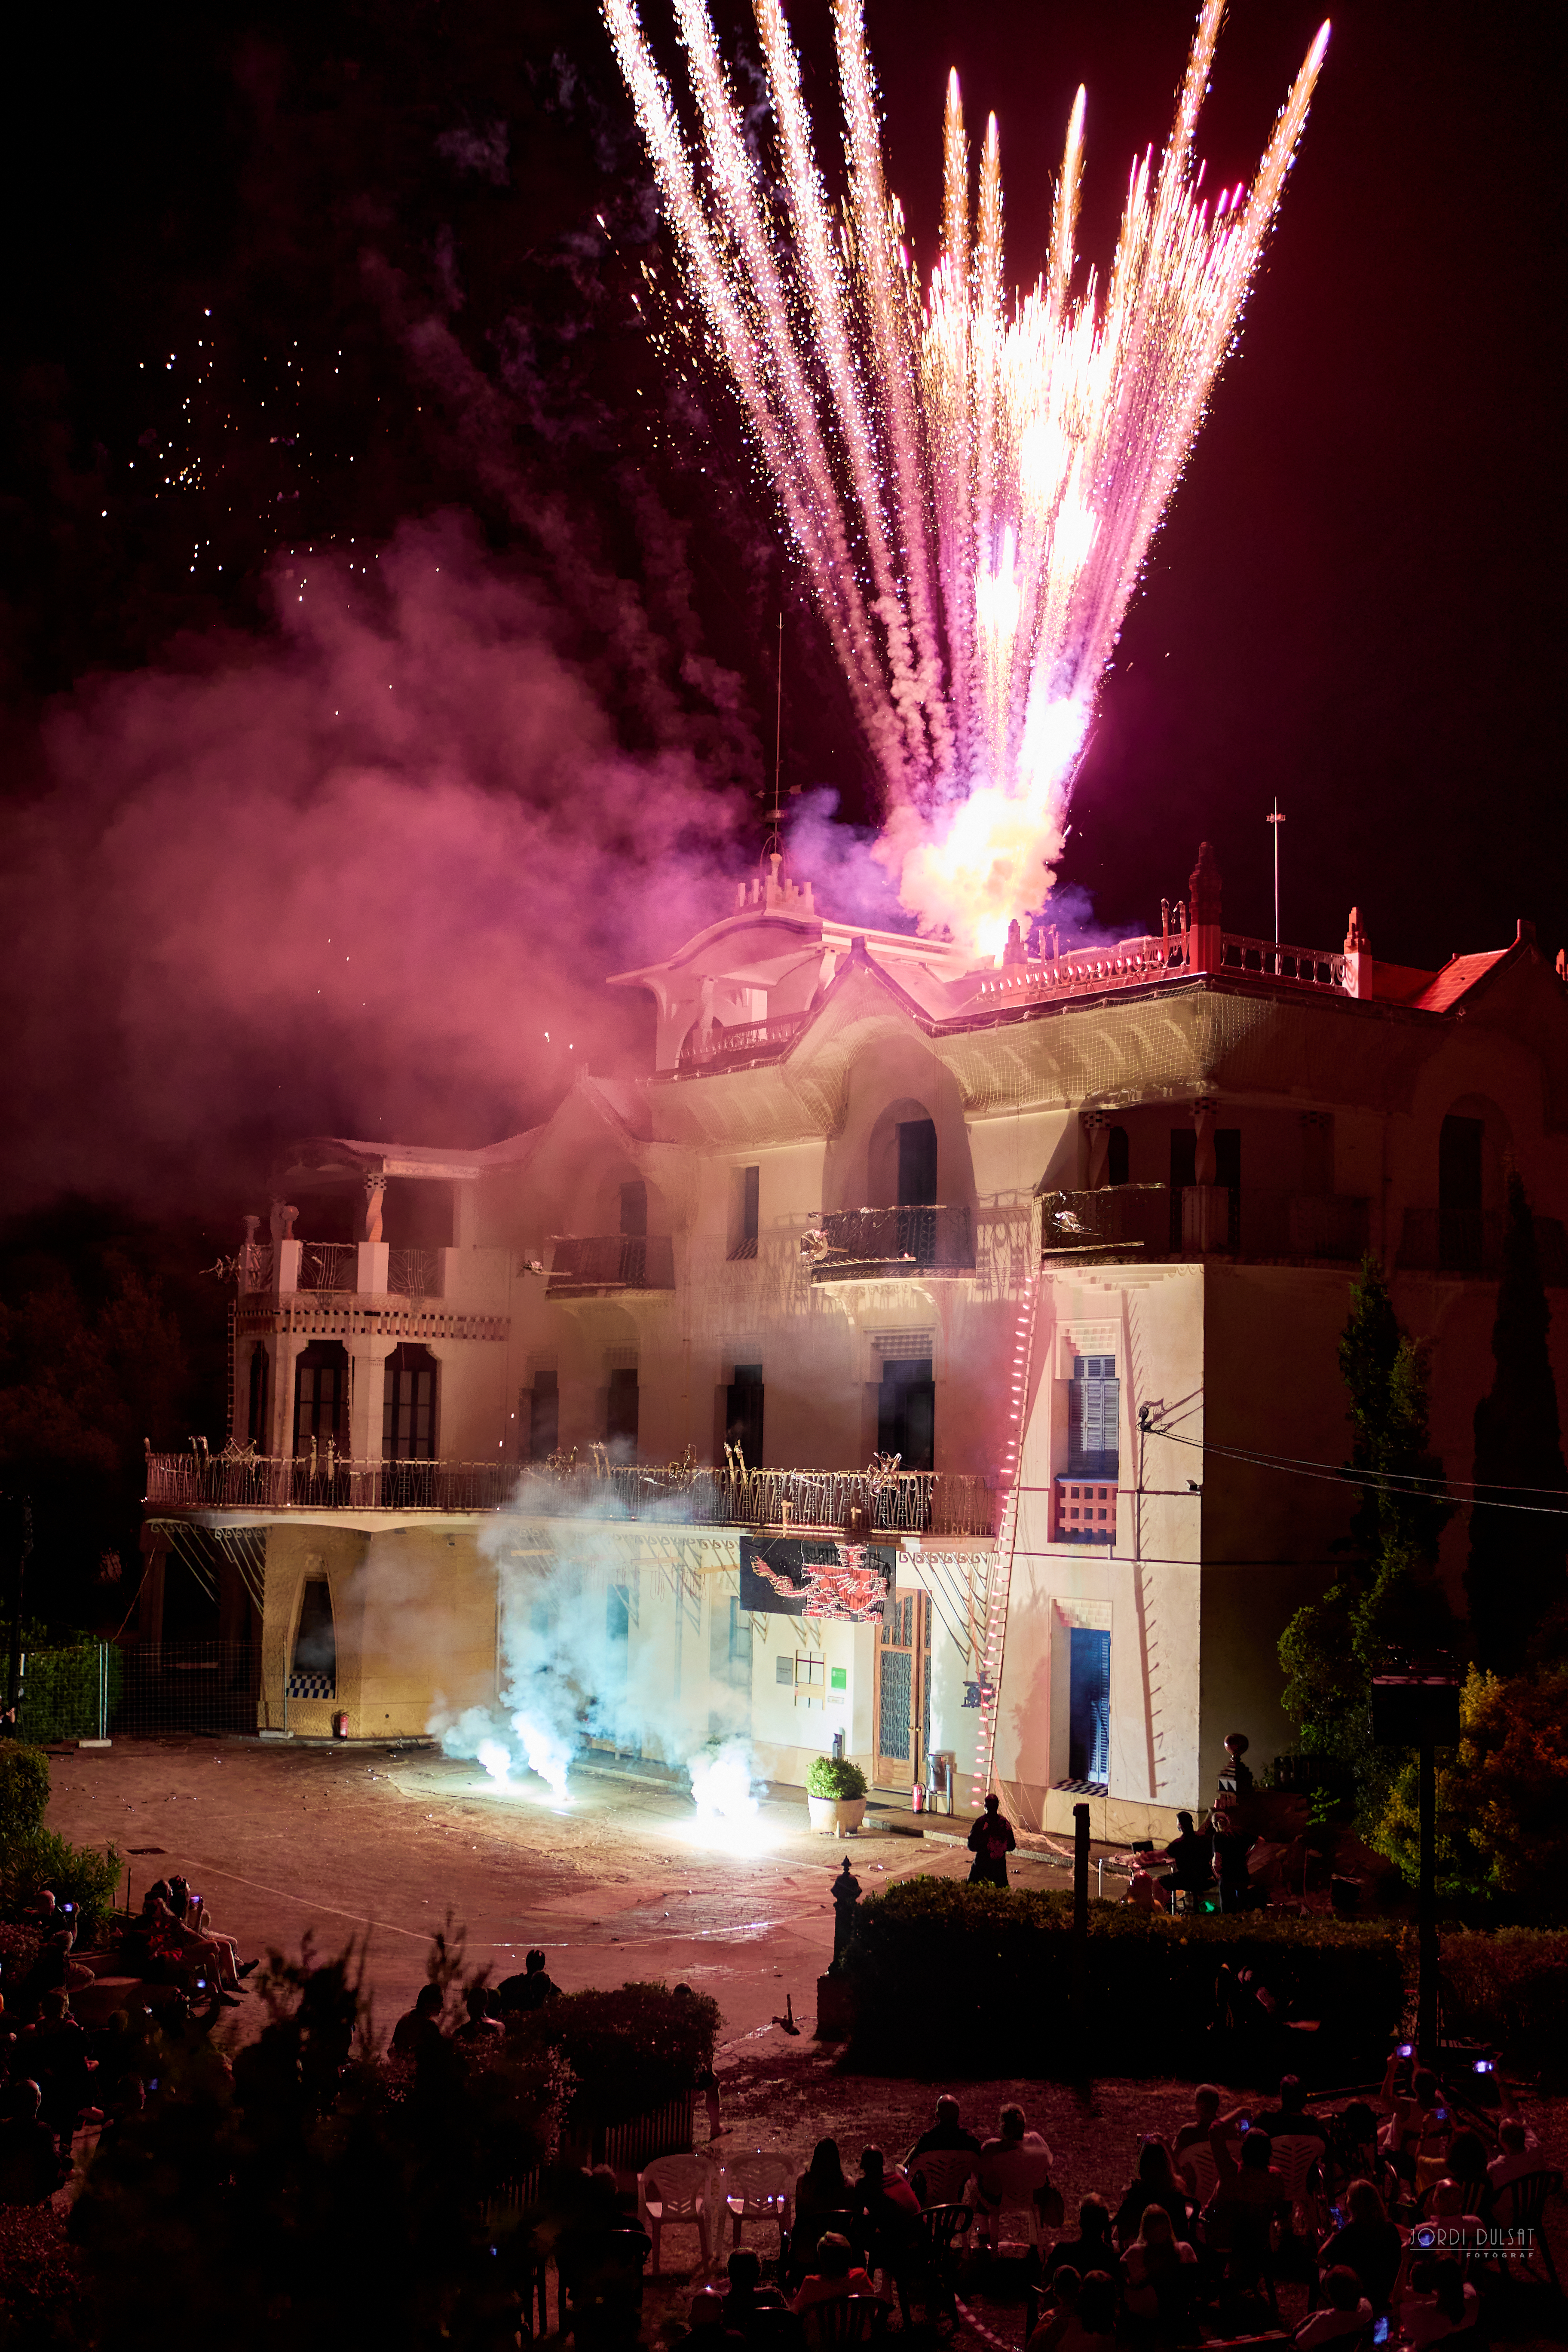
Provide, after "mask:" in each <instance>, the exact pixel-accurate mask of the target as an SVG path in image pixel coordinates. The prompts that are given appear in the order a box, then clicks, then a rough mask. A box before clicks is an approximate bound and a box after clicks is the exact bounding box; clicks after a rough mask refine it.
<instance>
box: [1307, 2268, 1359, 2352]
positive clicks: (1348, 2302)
mask: <svg viewBox="0 0 1568 2352" xmlns="http://www.w3.org/2000/svg"><path fill="white" fill-rule="evenodd" d="M1323 2293H1324V2295H1325V2296H1326V2297H1327V2301H1326V2303H1325V2304H1324V2305H1323V2307H1322V2309H1321V2310H1320V2311H1310V2312H1309V2313H1308V2314H1307V2316H1306V2318H1305V2319H1303V2320H1302V2322H1301V2325H1300V2327H1298V2328H1297V2330H1296V2341H1297V2343H1298V2344H1300V2345H1302V2346H1304V2347H1306V2352H1311V2347H1313V2346H1314V2345H1317V2344H1330V2343H1331V2342H1332V2341H1333V2339H1334V2337H1335V2336H1359V2335H1360V2333H1361V2331H1362V2329H1363V2327H1370V2326H1372V2305H1371V2303H1370V2301H1369V2300H1368V2298H1367V2296H1366V2295H1365V2294H1363V2292H1362V2284H1361V2281H1360V2279H1358V2278H1357V2276H1356V2274H1355V2273H1354V2271H1352V2270H1351V2269H1349V2268H1347V2267H1346V2265H1345V2264H1343V2263H1336V2264H1335V2265H1334V2267H1333V2268H1332V2269H1331V2270H1327V2271H1325V2272H1324V2273H1323Z"/></svg>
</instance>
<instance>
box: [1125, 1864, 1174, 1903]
mask: <svg viewBox="0 0 1568 2352" xmlns="http://www.w3.org/2000/svg"><path fill="white" fill-rule="evenodd" d="M1123 1900H1124V1901H1125V1902H1128V1903H1130V1904H1131V1906H1132V1908H1133V1909H1134V1910H1135V1911H1168V1910H1169V1909H1170V1907H1171V1898H1170V1896H1169V1895H1167V1894H1166V1892H1165V1890H1164V1888H1163V1886H1162V1885H1161V1884H1160V1881H1159V1880H1158V1879H1157V1878H1155V1877H1154V1876H1152V1874H1151V1873H1150V1872H1148V1871H1147V1870H1135V1871H1134V1872H1133V1874H1132V1875H1131V1878H1130V1879H1129V1880H1128V1882H1127V1893H1126V1895H1125V1896H1124V1897H1123Z"/></svg>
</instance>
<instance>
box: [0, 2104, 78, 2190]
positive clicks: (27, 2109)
mask: <svg viewBox="0 0 1568 2352" xmlns="http://www.w3.org/2000/svg"><path fill="white" fill-rule="evenodd" d="M41 2099H42V2095H41V2093H40V2092H39V2089H38V2086H37V2083H32V2082H27V2081H13V2082H12V2084H11V2085H10V2090H9V2094H8V2096H7V2099H6V2108H7V2113H6V2115H5V2120H4V2121H0V2205H42V2204H43V2203H44V2202H45V2200H46V2199H47V2198H50V2197H52V2196H53V2195H54V2193H55V2191H56V2189H58V2187H59V2186H60V2183H61V2182H62V2181H63V2180H64V2179H65V2178H66V2175H67V2173H68V2171H69V2169H70V2166H69V2161H68V2160H67V2161H66V2162H65V2163H63V2164H62V2162H61V2161H60V2158H59V2156H58V2154H57V2152H56V2148H55V2136H54V2134H53V2132H52V2131H51V2130H50V2129H49V2127H48V2126H47V2124H46V2123H43V2122H41V2121H40V2120H39V2116H38V2108H39V2105H40V2104H41Z"/></svg>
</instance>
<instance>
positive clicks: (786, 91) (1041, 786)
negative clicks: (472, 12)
mask: <svg viewBox="0 0 1568 2352" xmlns="http://www.w3.org/2000/svg"><path fill="white" fill-rule="evenodd" d="M604 5H605V19H606V21H607V23H608V26H609V29H610V34H611V37H612V39H613V41H614V43H615V47H616V56H617V58H619V61H620V65H621V70H622V72H623V73H624V75H625V76H626V84H627V87H628V89H630V91H631V95H632V100H633V103H634V105H635V106H636V109H637V119H638V121H639V123H640V124H641V126H642V131H643V134H644V136H645V138H646V139H647V145H648V150H649V152H650V154H651V156H652V159H653V164H654V170H655V173H656V174H657V176H658V184H659V190H660V194H661V195H662V197H663V199H664V205H665V210H666V212H667V214H668V218H669V221H670V224H671V226H672V228H673V230H674V232H675V236H676V238H677V242H678V245H679V253H680V258H681V261H682V264H683V267H684V269H685V273H686V277H687V280H688V282H689V286H690V288H691V289H692V292H693V294H694V296H695V298H696V300H697V302H698V304H699V305H700V309H701V311H702V313H703V315H704V317H705V319H706V320H707V323H708V326H709V329H710V333H711V336H712V339H713V342H714V344H715V347H716V349H717V351H718V352H719V355H720V357H721V360H722V362H723V364H724V367H725V369H726V371H727V372H728V374H729V376H730V379H731V383H732V384H733V386H734V389H735V392H736V394H737V395H738V397H739V400H740V403H741V406H742V412H743V414H744V415H745V418H746V421H747V424H748V425H749V427H750V430H751V432H752V436H753V439H754V442H755V446H756V448H757V451H758V454H759V456H760V457H761V460H762V463H763V467H765V469H766V472H767V475H768V478H769V480H770V482H771V483H772V485H773V489H774V491H775V493H776V495H777V497H778V499H779V502H780V505H781V506H782V508H783V509H784V519H785V521H786V524H787V526H788V529H789V531H790V535H791V537H792V539H793V540H794V541H795V546H796V548H797V549H798V551H799V553H800V556H801V559H802V561H803V562H804V563H805V569H806V573H807V577H808V578H809V580H810V582H811V586H812V592H813V594H814V596H815V598H816V604H817V607H818V610H819V611H820V612H821V614H822V616H823V619H824V621H825V623H826V627H827V631H828V635H829V637H830V638H831V640H832V644H833V648H834V651H835V653H836V654H837V657H838V660H839V662H840V664H841V666H842V667H843V670H844V674H845V677H846V678H847V680H848V684H849V691H850V696H851V698H852V700H853V703H854V707H855V709H856V713H857V715H858V719H859V721H860V723H861V725H862V727H863V728H864V730H865V732H866V737H867V740H868V743H869V745H870V748H871V751H872V753H873V756H874V757H875V759H876V761H877V763H878V766H879V770H880V772H881V776H882V780H883V784H884V787H885V791H886V794H887V802H888V821H887V825H886V829H885V831H884V834H883V837H882V840H881V843H880V844H879V856H883V857H884V859H885V860H886V862H887V863H888V864H889V866H891V867H892V868H894V869H895V870H896V871H897V873H898V875H899V888H900V898H901V899H902V902H903V904H904V905H905V906H906V907H907V908H909V909H910V912H911V913H913V914H915V915H917V916H918V918H919V919H920V924H921V929H922V930H933V929H942V928H943V927H944V926H945V927H948V928H950V929H952V933H953V934H954V936H955V937H957V938H959V939H961V940H965V941H967V942H968V943H970V944H971V945H973V947H974V948H975V949H976V950H978V951H980V952H982V953H989V954H994V953H995V952H996V951H997V950H999V949H1000V947H1001V945H1002V942H1003V940H1004V938H1005V933H1006V929H1007V923H1008V919H1009V918H1010V917H1011V916H1013V915H1016V914H1017V913H1018V912H1020V910H1022V909H1025V908H1033V907H1036V906H1037V905H1038V904H1040V902H1041V901H1042V899H1043V898H1044V896H1045V894H1046V891H1047V888H1048V887H1049V882H1050V879H1051V873H1052V869H1053V868H1054V866H1055V863H1056V861H1057V859H1058V857H1059V856H1060V853H1061V848H1062V843H1063V840H1064V837H1065V829H1066V818H1067V806H1068V795H1069V793H1070V791H1071V787H1072V780H1073V777H1074V775H1075V774H1076V772H1077V769H1078V764H1079V760H1080V758H1081V756H1082V752H1083V748H1084V744H1085V741H1086V739H1087V736H1088V732H1089V721H1090V719H1091V717H1092V715H1093V710H1094V703H1095V697H1096V695H1097V693H1098V691H1099V686H1100V677H1101V675H1102V674H1103V672H1104V669H1105V666H1106V664H1107V662H1108V661H1109V659H1110V650H1111V647H1112V646H1113V645H1114V644H1115V642H1116V636H1117V632H1118V630H1119V629H1120V627H1121V619H1122V615H1123V614H1125V612H1126V610H1127V605H1128V603H1129V600H1130V599H1131V594H1132V591H1133V589H1134V587H1135V585H1136V584H1137V581H1138V577H1139V574H1140V572H1141V570H1142V564H1143V560H1144V557H1145V555H1146V553H1147V551H1148V547H1149V542H1150V540H1151V539H1152V536H1153V533H1154V530H1155V529H1156V527H1157V525H1158V523H1159V520H1160V517H1161V515H1162V513H1163V510H1164V508H1165V505H1166V503H1167V501H1168V500H1169V499H1170V496H1171V493H1172V491H1173V488H1174V487H1175V483H1176V478H1177V477H1178V475H1179V474H1180V472H1181V469H1182V467H1183V465H1184V462H1185V459H1186V456H1187V452H1188V450H1189V449H1190V448H1191V446H1192V443H1193V439H1194V435H1195V434H1196V431H1197V428H1198V425H1199V424H1200V422H1201V421H1202V416H1203V410H1204V404H1205V401H1206V399H1207V397H1208V394H1209V390H1210V387H1211V386H1212V384H1213V383H1214V380H1215V375H1216V374H1217V373H1218V371H1219V368H1220V365H1221V363H1222V362H1223V360H1224V358H1225V356H1226V352H1227V350H1228V349H1229V347H1230V343H1231V340H1232V337H1233V335H1234V333H1235V331H1236V327H1237V320H1238V318H1239V316H1240V311H1241V306H1242V302H1243V300H1244V299H1245V297H1246V294H1247V286H1248V284H1249V282H1250V280H1251V278H1252V273H1253V271H1254V269H1255V268H1256V267H1257V263H1258V255H1259V253H1260V252H1261V250H1262V247H1263V240H1264V237H1265V236H1266V234H1267V232H1268V225H1269V223H1270V221H1271V220H1272V218H1273V215H1274V212H1275V208H1276V206H1277V205H1278V204H1279V196H1280V192H1281V190H1282V189H1283V187H1284V184H1285V179H1286V175H1287V173H1289V169H1290V164H1291V162H1292V160H1293V159H1294V156H1295V152H1296V147H1297V142H1299V140H1300V136H1301V131H1302V129H1303V127H1304V125H1305V123H1306V120H1307V109H1308V105H1309V103H1310V99H1311V95H1312V89H1313V86H1314V84H1315V83H1316V81H1317V78H1318V70H1319V68H1320V66H1321V63H1322V58H1323V52H1324V49H1325V47H1327V44H1328V37H1329V27H1328V26H1327V24H1326V23H1325V24H1324V25H1323V26H1322V27H1321V30H1320V32H1319V34H1318V37H1317V38H1316V40H1315V41H1314V42H1313V43H1312V46H1311V47H1310V49H1309V51H1308V52H1307V57H1306V61H1305V63H1304V64H1303V65H1302V67H1301V70H1300V73H1299V74H1298V75H1297V77H1296V80H1295V83H1294V85H1293V87H1292V89H1291V90H1290V93H1289V98H1288V99H1287V100H1286V102H1285V104H1284V106H1283V107H1282V108H1281V109H1280V111H1279V117H1278V119H1277V120H1276V122H1275V125H1274V130H1273V133H1272V135H1271V137H1270V139H1269V142H1268V146H1267V148H1266V149H1265V150H1264V153H1263V157H1262V161H1261V162H1260V163H1259V165H1258V173H1257V175H1256V177H1255V179H1254V181H1253V183H1252V185H1251V187H1250V188H1246V187H1242V186H1237V188H1235V189H1229V190H1226V191H1224V192H1223V193H1222V194H1220V195H1219V196H1218V198H1217V200H1216V201H1215V204H1214V205H1213V206H1212V208H1211V206H1210V205H1209V204H1208V203H1207V202H1206V200H1205V199H1204V198H1203V197H1202V196H1201V195H1200V188H1201V184H1202V179H1203V173H1202V171H1201V170H1199V171H1197V172H1196V173H1194V169H1193V161H1192V149H1193V138H1194V131H1195V128H1196V123H1197V116H1198V109H1199V107H1200V105H1201V104H1202V101H1203V95H1204V90H1205V87H1206V85H1207V81H1208V75H1209V68H1210V66H1211V64H1212V61H1213V58H1214V48H1215V40H1216V39H1217V37H1218V34H1219V27H1220V19H1221V16H1222V15H1223V13H1224V0H1205V5H1204V7H1203V9H1202V11H1201V13H1200V15H1199V16H1198V21H1197V28H1196V31H1195V32H1194V37H1193V45H1192V50H1191V53H1190V55H1189V57H1188V59H1187V69H1186V75H1185V79H1184V82H1183V85H1182V89H1181V92H1180V95H1179V97H1178V100H1177V105H1176V119H1175V123H1174V127H1173V131H1172V133H1171V137H1170V141H1169V142H1168V144H1167V146H1166V148H1165V151H1164V153H1163V156H1162V157H1161V159H1160V163H1159V165H1158V167H1157V168H1156V167H1155V166H1154V164H1153V162H1152V153H1151V154H1146V155H1145V156H1144V157H1143V158H1142V160H1141V161H1140V162H1138V163H1134V165H1133V167H1132V172H1131V181H1130V184H1129V187H1128V193H1127V204H1126V208H1125V211H1124V213H1123V215H1122V220H1121V233H1120V236H1119V237H1118V240H1117V246H1116V253H1115V257H1114V258H1113V260H1112V262H1111V267H1110V278H1109V280H1108V282H1107V284H1106V287H1105V289H1104V295H1103V299H1101V297H1100V289H1099V287H1098V284H1097V280H1096V277H1095V274H1094V272H1093V271H1090V273H1089V278H1088V282H1087V284H1086V286H1085V288H1084V290H1083V292H1082V294H1081V295H1080V296H1079V297H1078V298H1077V299H1074V297H1073V295H1072V292H1071V283H1072V276H1073V267H1074V260H1075V254H1074V245H1073V236H1074V227H1075V223H1076V219H1077V214H1078V194H1079V173H1080V170H1081V165H1082V149H1083V123H1084V93H1083V91H1082V90H1081V89H1080V90H1079V93H1078V97H1077V99H1076V100H1075V101H1074V104H1073V109H1072V114H1071V118H1070V120H1069V122H1068V136H1067V151H1066V154H1065V156H1064V158H1063V163H1062V170H1061V176H1060V179H1059V180H1058V184H1057V192H1056V204H1055V211H1054V215H1053V219H1052V227H1051V244H1050V258H1049V262H1048V266H1047V271H1046V274H1045V276H1044V277H1043V278H1040V279H1039V280H1038V281H1037V284H1036V285H1035V287H1034V288H1033V289H1032V290H1031V291H1030V292H1028V293H1026V294H1021V295H1020V294H1016V295H1015V296H1014V298H1013V300H1012V303H1011V306H1010V307H1009V305H1008V301H1007V298H1006V294H1005V284H1004V277H1003V257H1002V173H1001V152H1000V142H999V140H998V136H997V129H996V119H995V117H994V115H993V116H991V117H990V118H989V120H988V121H987V123H986V129H985V138H984V145H983V148H982V152H981V158H980V171H979V186H978V195H977V202H976V203H975V204H974V205H973V214H972V207H971V195H970V165H969V154H968V147H967V142H966V137H965V132H964V125H963V102H962V99H961V95H960V91H959V86H958V77H957V75H956V74H953V75H951V76H950V77H949V80H948V89H947V108H946V116H945V121H944V124H943V201H942V250H941V252H940V254H939V256H938V258H937V262H936V266H935V268H933V269H932V271H931V276H930V278H929V280H928V281H927V283H926V284H925V286H924V288H923V289H922V288H921V284H920V282H919V279H918V278H917V276H916V273H915V270H914V268H913V265H912V264H911V262H910V256H909V252H908V248H907V245H906V243H905V239H904V230H903V223H902V216H901V215H900V209H899V205H898V202H897V199H896V198H893V197H890V196H889V193H888V189H887V184H886V180H885V176H884V173H883V168H882V151H881V138H880V132H879V124H878V117H877V103H876V84H875V79H874V77H873V74H872V70H871V64H870V59H869V58H868V54H867V49H866V38H865V28H864V26H863V24H862V21H861V7H860V0H834V5H833V22H834V33H835V39H836V44H837V57H838V78H839V88H840V95H841V100H842V105H843V112H844V139H845V154H846V159H847V193H846V198H845V205H844V212H843V220H842V226H841V229H840V230H839V231H838V232H836V229H835V225H834V221H833V215H832V210H831V207H830V205H829V202H828V198H827V195H826V190H825V188H824V186H823V183H822V177H821V174H820V173H819V171H818V169H817V166H816V158H815V155H814V152H813V149H812V143H811V133H810V129H809V125H808V123H807V121H806V116H805V104H804V101H803V100H802V96H801V88H800V72H799V67H798V64H797V61H796V58H795V50H794V48H793V47H792V45H791V41H790V37H789V31H788V27H787V26H786V25H785V23H784V14H783V11H782V8H781V6H780V5H779V0H753V5H754V6H755V10H756V18H757V28H758V31H759V34H760V35H761V38H762V47H763V58H764V60H765V64H766V70H767V78H768V87H769V93H770V98H771V102H772V112H773V124H774V128H775V131H776V135H777V140H778V146H779V162H780V167H781V169H780V180H781V184H782V194H781V196H780V197H779V198H777V199H776V200H775V199H774V198H773V196H772V195H771V194H769V193H768V191H767V190H766V189H765V188H764V186H763V182H762V179H761V177H760V175H759V173H758V169H757V165H756V163H755V162H754V160H753V157H752V152H751V150H750V148H749V146H748V144H747V141H746V137H745V132H744V124H743V118H742V108H741V106H740V105H739V104H738V103H737V100H736V99H735V97H734V94H733V92H732V91H731V89H730V86H729V84H728V82H727V80H726V79H725V75H724V70H723V66H722V63H721V58H720V55H719V48H718V44H717V41H716V39H715V37H714V32H713V26H712V23H711V21H710V17H709V15H708V9H707V5H706V0H674V6H675V13H676V17H677V21H678V24H679V32H680V37H681V41H682V44H683V46H684V48H685V52H686V56H687V58H688V61H689V68H690V76H691V83H692V89H693V91H694V94H695V97H696V101H697V112H698V121H699V129H698V131H697V133H696V136H695V138H694V139H692V140H688V139H687V138H686V136H685V135H684V134H683V132H682V131H681V128H680V125H679V121H678V119H677V117H676V113H675V110H674V108H673V106H672V104H671V101H670V97H669V92H668V89H667V87H666V85H665V82H664V79H663V77H662V76H661V75H660V73H659V71H658V68H657V67H656V65H655V64H654V62H653V58H652V56H651V54H650V52H649V49H648V46H647V38H646V37H645V35H644V32H643V28H642V25H641V23H640V21H639V19H638V16H637V8H636V6H635V5H634V0H604Z"/></svg>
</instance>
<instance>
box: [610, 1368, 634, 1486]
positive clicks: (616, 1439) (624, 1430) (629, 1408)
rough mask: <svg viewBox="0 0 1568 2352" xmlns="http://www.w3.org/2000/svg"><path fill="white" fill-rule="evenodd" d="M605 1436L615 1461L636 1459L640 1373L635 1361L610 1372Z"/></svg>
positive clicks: (632, 1460) (612, 1459) (611, 1457)
mask: <svg viewBox="0 0 1568 2352" xmlns="http://www.w3.org/2000/svg"><path fill="white" fill-rule="evenodd" d="M605 1442H606V1444H608V1446H609V1449H610V1459H611V1461H612V1462H635V1461H636V1460H637V1366H636V1365H635V1364H633V1365H631V1366H629V1367H626V1366H623V1367H621V1368H620V1369H619V1370H616V1371H613V1372H612V1373H611V1374H610V1395H609V1407H608V1411H607V1412H606V1414H605Z"/></svg>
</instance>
